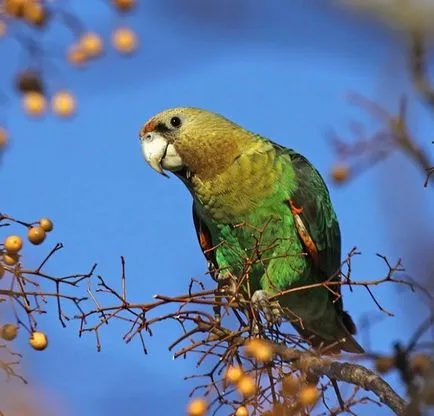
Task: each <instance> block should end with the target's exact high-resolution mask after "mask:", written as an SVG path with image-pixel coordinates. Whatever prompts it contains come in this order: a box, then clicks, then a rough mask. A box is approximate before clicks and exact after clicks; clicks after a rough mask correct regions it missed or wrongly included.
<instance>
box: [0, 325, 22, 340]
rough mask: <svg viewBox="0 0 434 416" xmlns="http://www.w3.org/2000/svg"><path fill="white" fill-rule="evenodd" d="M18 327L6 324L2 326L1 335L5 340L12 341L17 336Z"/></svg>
mask: <svg viewBox="0 0 434 416" xmlns="http://www.w3.org/2000/svg"><path fill="white" fill-rule="evenodd" d="M17 334H18V327H17V326H16V325H13V324H5V325H3V326H2V329H1V332H0V337H1V338H3V339H4V340H5V341H12V340H14V339H15V338H16V337H17Z"/></svg>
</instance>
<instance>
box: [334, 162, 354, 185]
mask: <svg viewBox="0 0 434 416" xmlns="http://www.w3.org/2000/svg"><path fill="white" fill-rule="evenodd" d="M331 175H332V179H333V180H334V182H335V183H343V182H345V181H346V180H348V178H349V176H350V170H349V168H348V167H347V166H345V165H336V166H334V167H333V168H332V172H331Z"/></svg>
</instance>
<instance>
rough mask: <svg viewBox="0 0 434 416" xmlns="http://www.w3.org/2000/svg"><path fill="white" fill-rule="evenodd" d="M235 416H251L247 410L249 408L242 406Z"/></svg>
mask: <svg viewBox="0 0 434 416" xmlns="http://www.w3.org/2000/svg"><path fill="white" fill-rule="evenodd" d="M235 416H249V411H248V410H247V407H245V406H240V407H239V408H238V409H237V411H236V412H235Z"/></svg>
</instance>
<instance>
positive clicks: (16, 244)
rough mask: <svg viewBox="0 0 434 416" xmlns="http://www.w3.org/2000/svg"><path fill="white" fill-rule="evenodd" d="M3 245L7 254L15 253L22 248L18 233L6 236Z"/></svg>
mask: <svg viewBox="0 0 434 416" xmlns="http://www.w3.org/2000/svg"><path fill="white" fill-rule="evenodd" d="M4 246H5V250H6V251H7V252H8V254H16V253H18V252H19V251H20V250H21V249H22V248H23V240H21V237H20V236H18V235H10V236H9V237H6V240H5V242H4Z"/></svg>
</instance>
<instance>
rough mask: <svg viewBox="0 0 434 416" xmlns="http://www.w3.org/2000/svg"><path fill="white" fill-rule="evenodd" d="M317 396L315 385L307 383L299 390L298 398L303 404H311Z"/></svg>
mask: <svg viewBox="0 0 434 416" xmlns="http://www.w3.org/2000/svg"><path fill="white" fill-rule="evenodd" d="M318 398H319V392H318V390H317V388H316V387H315V386H312V385H308V386H305V387H303V388H302V389H301V390H300V393H299V396H298V399H299V401H300V403H301V404H302V405H303V406H311V405H313V404H315V403H316V401H317V400H318Z"/></svg>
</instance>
